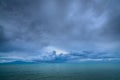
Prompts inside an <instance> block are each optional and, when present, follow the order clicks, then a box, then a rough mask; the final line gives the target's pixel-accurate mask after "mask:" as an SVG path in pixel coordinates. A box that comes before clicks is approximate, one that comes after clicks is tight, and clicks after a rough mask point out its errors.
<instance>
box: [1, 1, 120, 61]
mask: <svg viewBox="0 0 120 80" xmlns="http://www.w3.org/2000/svg"><path fill="white" fill-rule="evenodd" d="M119 3H120V1H119V0H115V1H113V0H106V1H104V0H100V1H98V0H69V1H68V0H36V1H34V0H25V1H24V0H19V1H18V0H0V57H1V58H0V60H1V62H2V61H3V62H5V61H14V60H24V61H41V60H42V61H46V60H51V59H52V60H55V61H56V60H59V61H62V60H64V61H66V60H67V61H71V60H75V61H77V60H82V59H85V60H87V59H88V60H91V59H98V60H99V59H104V58H105V57H107V58H108V57H109V59H111V58H112V59H113V58H115V59H118V58H119V57H120V53H119V52H120V51H119V49H120V46H119V45H120V8H119V7H120V6H119ZM48 47H52V48H53V51H56V53H59V51H63V53H62V52H61V53H62V55H57V56H56V54H54V56H51V55H52V54H53V51H52V50H51V51H50V52H49V51H48V50H46V48H48ZM45 50H46V51H45ZM64 51H65V52H67V54H64ZM86 52H89V53H88V54H86ZM73 53H76V54H74V55H73ZM59 54H60V53H59ZM75 55H77V56H75ZM81 56H82V57H81Z"/></svg>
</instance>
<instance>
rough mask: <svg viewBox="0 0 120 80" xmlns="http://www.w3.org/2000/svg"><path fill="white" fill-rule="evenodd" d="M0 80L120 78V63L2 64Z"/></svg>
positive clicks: (97, 79)
mask: <svg viewBox="0 0 120 80" xmlns="http://www.w3.org/2000/svg"><path fill="white" fill-rule="evenodd" d="M0 80H120V63H113V62H112V63H110V62H109V63H44V64H43V63H42V64H0Z"/></svg>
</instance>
